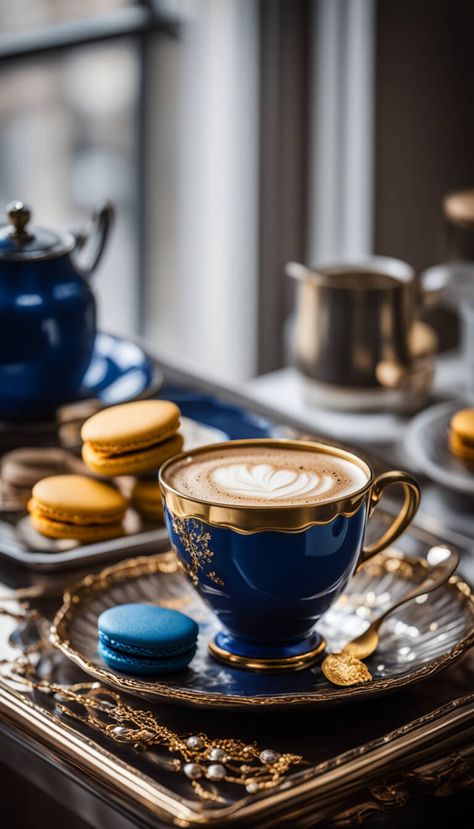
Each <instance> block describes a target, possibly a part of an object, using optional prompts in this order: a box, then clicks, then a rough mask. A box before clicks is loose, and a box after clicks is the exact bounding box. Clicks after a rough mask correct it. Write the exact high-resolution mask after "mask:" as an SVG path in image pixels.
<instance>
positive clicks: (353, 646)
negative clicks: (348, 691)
mask: <svg viewBox="0 0 474 829" xmlns="http://www.w3.org/2000/svg"><path fill="white" fill-rule="evenodd" d="M426 558H427V560H428V563H429V564H431V565H432V567H431V570H429V572H428V573H427V575H426V578H425V579H423V581H422V582H421V584H419V585H417V586H416V587H414V588H413V589H412V590H410V591H409V592H408V593H406V594H405V596H402V598H401V599H399V600H398V601H397V602H395V604H392V605H391V606H390V607H389V608H387V610H385V611H384V612H383V613H382V614H381V615H380V616H379V617H378V618H377V619H374V621H373V622H372V623H371V624H370V625H369V627H368V628H367V629H366V630H365V631H364V632H363V633H361V635H360V636H357V637H356V638H355V639H352V640H351V641H350V642H348V643H347V644H346V645H344V647H343V649H342V651H341V653H331V654H328V655H327V656H326V657H325V659H324V660H323V662H322V665H321V670H322V671H323V673H324V675H325V677H326V678H327V679H329V681H330V682H332V683H333V684H335V685H358V684H359V683H361V682H369V681H370V680H371V679H372V676H371V674H370V672H369V670H368V669H367V667H366V666H365V665H364V664H363V662H361V661H360V660H361V659H366V658H367V657H368V656H370V655H371V654H372V653H374V651H375V650H376V649H377V646H378V644H379V636H378V631H379V628H380V627H381V625H382V624H383V622H384V621H385V619H386V618H387V616H389V615H390V614H391V613H393V611H394V610H397V609H398V608H399V607H401V606H402V605H404V604H406V603H407V602H411V601H412V600H413V599H416V598H418V597H419V596H424V595H425V594H426V593H431V592H432V591H433V590H436V589H437V588H438V587H441V586H442V585H443V584H445V582H447V581H448V579H449V578H450V577H451V576H452V575H453V573H454V571H455V570H456V567H457V566H458V564H459V556H458V554H457V553H455V552H453V551H452V550H450V549H449V548H448V547H432V548H431V550H429V552H428V554H427V556H426Z"/></svg>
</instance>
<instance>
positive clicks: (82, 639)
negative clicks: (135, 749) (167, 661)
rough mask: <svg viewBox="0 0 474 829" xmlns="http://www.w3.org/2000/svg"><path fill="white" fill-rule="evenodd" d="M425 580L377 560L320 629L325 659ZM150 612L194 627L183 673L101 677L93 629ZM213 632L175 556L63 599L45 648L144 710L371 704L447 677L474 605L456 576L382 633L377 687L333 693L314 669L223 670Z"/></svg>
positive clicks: (120, 567) (397, 563)
mask: <svg viewBox="0 0 474 829" xmlns="http://www.w3.org/2000/svg"><path fill="white" fill-rule="evenodd" d="M425 575H426V565H425V563H424V561H423V559H415V558H410V557H408V556H405V555H404V554H402V553H398V552H397V551H390V552H389V553H387V554H382V555H379V556H377V557H376V558H374V559H372V560H371V561H370V562H368V563H367V564H366V565H365V566H364V567H363V568H361V570H360V571H359V572H358V574H357V575H356V576H355V577H354V578H353V579H352V581H351V583H350V585H349V588H348V590H347V592H346V593H345V594H344V595H343V596H342V597H341V598H340V599H339V601H338V602H337V604H336V605H335V606H334V607H333V608H332V609H331V610H330V611H329V612H328V613H327V614H326V615H325V616H324V618H323V619H322V620H321V622H320V624H319V626H318V630H319V631H320V632H321V633H322V635H323V636H324V637H325V639H326V640H327V643H328V650H330V651H338V650H340V648H341V646H342V645H344V644H345V642H347V641H348V640H349V639H352V638H353V637H354V636H357V635H358V634H359V633H361V632H362V630H363V629H364V628H365V627H366V625H367V623H368V622H370V621H371V620H372V619H373V618H375V617H377V616H378V615H380V613H382V612H383V610H384V609H385V608H386V607H388V606H389V605H390V604H392V603H393V602H395V601H396V599H397V597H401V596H402V595H403V594H405V593H407V592H408V590H409V589H410V588H411V587H413V586H414V585H415V584H417V583H420V582H421V581H422V580H423V578H424V577H425ZM127 602H151V603H156V604H160V605H163V606H165V607H171V608H175V609H179V610H183V611H184V612H185V613H187V614H189V615H190V616H192V617H193V618H194V619H195V620H196V621H197V622H198V623H199V626H200V635H199V647H198V652H197V654H196V657H195V658H194V659H193V661H192V663H191V665H190V667H189V668H188V669H187V670H185V671H181V672H179V673H175V674H170V675H168V676H164V677H160V679H159V681H156V682H152V681H149V680H148V681H145V680H143V679H141V678H138V677H132V676H127V675H126V674H121V673H119V672H116V671H113V670H111V669H110V668H108V667H107V666H106V665H105V664H104V663H103V662H102V660H101V659H100V657H99V655H98V653H97V647H96V644H97V619H98V616H99V614H100V613H101V612H102V611H103V610H105V609H106V608H108V607H111V606H113V605H116V604H123V603H127ZM215 629H216V621H215V619H214V617H213V615H212V613H211V611H210V610H209V609H208V608H207V607H206V606H205V605H204V604H203V603H202V601H201V600H200V599H199V597H198V596H197V594H196V593H195V591H194V590H193V588H192V587H191V586H190V585H189V584H188V582H187V580H186V579H185V577H184V576H183V575H182V573H181V571H180V570H178V567H177V562H176V558H175V555H174V553H171V552H169V553H165V554H162V555H158V556H152V557H148V558H143V557H142V558H136V559H131V560H129V561H127V562H122V563H120V564H117V565H115V566H112V567H109V568H108V569H106V570H103V571H102V572H101V573H99V574H97V575H95V576H88V577H87V578H86V579H85V580H83V581H82V582H80V583H79V584H78V585H77V586H76V587H74V588H72V589H71V590H70V591H69V592H67V593H66V595H65V599H64V605H63V607H62V608H61V610H60V611H59V612H58V614H57V616H56V619H55V622H54V626H53V628H52V633H51V637H52V642H53V644H54V645H56V646H57V647H58V648H59V649H60V650H61V651H62V652H63V653H64V654H65V655H66V656H67V657H69V658H70V659H71V660H72V661H73V662H75V663H76V664H77V665H79V666H80V667H81V668H82V669H83V670H84V671H86V673H88V674H90V675H91V676H93V677H94V678H96V679H98V680H100V681H101V682H103V683H105V684H107V685H111V686H113V687H115V688H118V689H120V690H122V691H126V692H129V693H131V694H136V695H137V696H140V697H144V698H146V699H148V700H152V701H157V700H165V701H169V702H175V703H180V704H188V705H201V706H205V707H208V708H233V709H237V708H241V709H247V710H249V709H252V708H255V707H259V706H265V707H268V706H270V707H272V708H273V707H286V706H289V705H291V706H295V705H324V704H326V705H328V704H336V703H339V702H345V701H349V700H355V699H360V698H367V697H372V696H378V695H380V694H382V693H386V692H389V691H393V690H396V689H399V688H403V687H406V686H408V685H412V684H413V683H415V682H419V681H420V680H422V679H425V678H426V677H428V676H431V675H432V674H435V673H437V672H438V671H441V670H443V669H444V668H446V667H448V666H449V665H450V664H451V663H452V662H454V661H455V660H456V659H458V658H459V657H460V656H462V654H463V653H465V651H466V650H467V649H468V648H469V647H470V646H471V645H472V643H473V642H474V598H473V594H472V592H471V589H470V588H469V586H468V585H467V584H466V583H465V582H464V581H462V580H461V579H460V578H459V577H457V576H454V577H452V578H451V579H450V581H449V583H448V584H447V585H446V586H445V587H442V588H439V589H438V590H437V591H435V592H434V593H431V594H428V595H425V596H422V597H420V598H419V599H417V600H415V601H413V602H412V603H410V604H409V605H407V606H405V607H403V608H401V609H400V610H399V611H398V612H396V613H394V615H393V616H391V617H389V618H388V620H387V622H386V623H385V624H384V625H383V627H382V628H381V629H380V644H379V647H378V649H377V651H376V652H375V654H373V655H372V657H370V658H369V659H367V660H366V664H367V666H368V668H369V670H370V672H371V673H372V675H373V677H374V679H373V681H372V682H370V683H367V684H364V685H359V686H357V687H350V688H340V687H334V686H332V685H330V684H329V682H328V681H327V680H326V679H325V678H324V676H323V675H322V673H321V670H320V668H319V666H318V665H316V666H314V667H313V668H310V669H307V670H304V671H299V672H295V673H287V674H276V675H271V674H257V673H252V672H249V671H245V670H241V669H237V668H231V667H227V666H223V665H221V664H219V663H218V662H216V661H214V660H213V659H212V658H211V657H210V656H209V654H208V649H207V645H208V642H209V639H210V637H211V636H212V635H213V633H214V632H215Z"/></svg>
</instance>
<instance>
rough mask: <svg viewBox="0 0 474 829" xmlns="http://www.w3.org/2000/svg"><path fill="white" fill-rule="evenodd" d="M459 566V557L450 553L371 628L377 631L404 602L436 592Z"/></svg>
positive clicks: (376, 620)
mask: <svg viewBox="0 0 474 829" xmlns="http://www.w3.org/2000/svg"><path fill="white" fill-rule="evenodd" d="M458 564H459V556H458V554H457V553H455V552H453V551H451V555H450V556H449V558H448V559H447V560H446V561H443V562H442V563H441V564H438V565H436V566H435V567H433V568H432V569H431V570H430V571H429V572H428V573H427V575H426V578H424V579H423V581H422V582H421V584H419V585H418V586H417V587H414V588H413V590H410V592H409V593H405V595H404V596H402V597H401V599H400V600H399V601H398V602H396V604H392V605H390V607H388V608H387V610H386V611H385V612H384V613H382V614H381V616H379V617H378V618H377V619H375V621H374V622H372V627H373V629H374V630H378V629H379V627H380V625H381V624H382V622H384V621H385V619H386V618H387V616H390V614H391V613H393V611H394V610H397V609H398V608H399V607H401V606H402V605H403V604H405V603H406V602H411V601H412V600H413V599H416V598H418V596H423V595H424V594H425V593H431V592H432V591H433V590H436V589H437V588H438V587H441V586H442V585H443V584H445V582H447V580H448V579H449V578H450V577H451V576H452V575H453V573H454V571H455V570H456V568H457V566H458Z"/></svg>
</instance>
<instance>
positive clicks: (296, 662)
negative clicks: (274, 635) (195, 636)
mask: <svg viewBox="0 0 474 829" xmlns="http://www.w3.org/2000/svg"><path fill="white" fill-rule="evenodd" d="M208 648H209V653H210V654H211V656H213V657H214V659H218V660H219V662H224V663H225V664H226V665H232V667H233V668H243V669H245V670H246V671H259V672H262V673H263V672H265V673H274V674H277V673H284V672H286V671H302V670H304V668H309V667H310V666H311V665H314V663H315V662H317V660H318V657H319V656H320V655H321V654H322V653H323V651H324V650H325V649H326V640H325V639H323V638H321V639H320V641H319V642H318V644H317V645H316V647H315V648H313V649H312V650H309V651H306V653H301V654H298V656H287V657H284V658H281V659H275V658H269V659H264V658H261V657H259V658H256V657H249V656H241V655H239V654H236V653H232V652H231V651H228V650H226V649H225V648H221V647H220V646H219V645H218V644H216V642H214V641H211V642H209V645H208Z"/></svg>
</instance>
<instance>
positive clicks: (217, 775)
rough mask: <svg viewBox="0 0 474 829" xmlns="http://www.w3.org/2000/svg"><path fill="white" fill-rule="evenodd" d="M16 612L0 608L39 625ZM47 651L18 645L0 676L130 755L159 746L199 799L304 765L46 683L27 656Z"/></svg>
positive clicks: (76, 688) (100, 694) (254, 787)
mask: <svg viewBox="0 0 474 829" xmlns="http://www.w3.org/2000/svg"><path fill="white" fill-rule="evenodd" d="M22 609H23V611H24V612H23V613H22V614H18V613H14V612H12V611H10V610H9V609H6V608H0V612H1V613H3V614H4V615H8V616H11V617H12V618H14V619H15V620H21V621H25V620H28V621H35V622H43V623H44V619H42V617H40V616H39V614H37V613H36V611H31V610H30V609H29V608H26V607H23V608H22ZM48 647H50V645H49V643H48V642H47V641H45V638H44V636H42V635H40V636H39V637H38V641H37V642H35V643H34V644H33V645H29V646H27V647H23V648H22V653H21V655H20V656H18V657H17V658H16V659H14V660H7V659H4V660H0V664H2V665H4V666H8V668H9V672H10V673H9V677H8V676H7V677H6V678H10V679H11V680H12V681H14V682H16V683H18V682H20V683H21V684H22V685H24V686H26V687H27V688H31V689H34V690H36V691H39V692H42V693H45V694H50V695H54V697H55V701H56V710H57V711H58V713H60V714H62V715H63V716H68V717H71V718H72V719H75V720H77V721H79V722H81V723H84V724H85V725H87V726H91V727H93V728H95V729H97V730H98V731H100V732H101V734H103V735H105V736H106V737H108V738H109V739H112V740H114V742H116V743H120V744H125V745H129V746H131V747H132V748H133V749H135V751H146V750H150V749H153V748H156V747H158V746H159V747H160V749H162V750H165V751H166V752H167V755H166V757H165V758H160V762H161V764H162V765H163V766H164V767H165V768H167V769H168V770H170V771H174V772H178V773H182V774H184V775H185V776H186V777H187V778H188V779H189V781H190V782H191V785H192V786H193V789H194V791H195V793H196V794H197V796H198V797H199V798H201V799H203V800H211V801H214V802H226V799H225V798H223V797H222V796H221V795H220V794H219V793H218V792H217V791H216V787H215V784H216V783H228V784H233V785H237V786H242V787H244V788H245V790H246V792H247V793H249V794H256V793H257V792H259V791H262V790H266V789H270V788H274V787H275V786H278V785H279V784H280V783H281V782H282V781H283V778H284V776H285V775H286V774H287V773H288V771H289V770H290V769H291V768H292V767H293V766H296V765H300V764H302V763H303V762H304V761H303V758H302V757H300V756H299V755H296V754H290V753H279V752H277V751H274V750H273V749H263V750H262V749H261V748H259V747H258V746H257V745H256V744H255V743H245V742H243V741H242V740H236V739H234V738H220V739H217V740H213V739H211V738H210V737H208V736H207V734H204V733H201V732H200V733H198V734H191V735H185V736H181V735H179V734H177V733H175V732H174V731H173V730H172V729H171V728H168V727H167V726H165V725H163V724H161V723H160V722H159V720H158V719H157V716H156V714H154V713H153V712H152V711H150V710H147V709H143V708H134V707H132V706H130V705H128V704H127V703H126V702H125V700H124V699H123V697H122V696H121V695H120V694H119V693H117V692H116V691H112V690H109V689H108V688H105V687H102V686H101V685H99V683H97V682H84V683H76V684H73V685H60V684H56V683H54V682H51V681H50V680H49V679H47V678H43V677H40V676H38V674H37V670H36V668H35V665H34V664H33V662H32V661H31V659H30V657H31V656H32V655H33V654H41V653H42V652H44V651H45V650H46V649H47V648H48ZM68 703H71V704H72V705H69V704H68ZM78 707H79V710H78ZM168 755H171V757H169V756H168Z"/></svg>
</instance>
